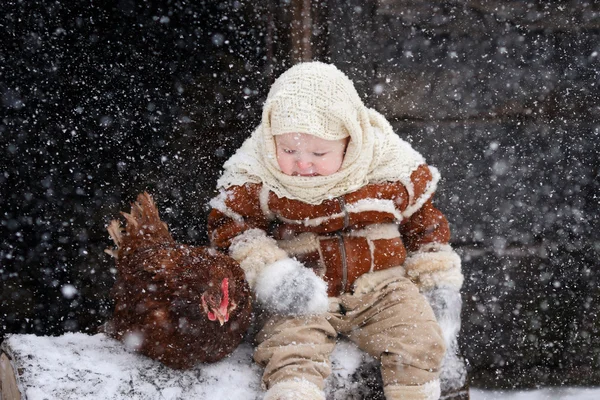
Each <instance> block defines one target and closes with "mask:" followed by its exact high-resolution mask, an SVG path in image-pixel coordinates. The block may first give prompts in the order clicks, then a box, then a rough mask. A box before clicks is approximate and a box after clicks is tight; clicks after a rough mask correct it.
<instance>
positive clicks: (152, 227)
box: [121, 192, 173, 242]
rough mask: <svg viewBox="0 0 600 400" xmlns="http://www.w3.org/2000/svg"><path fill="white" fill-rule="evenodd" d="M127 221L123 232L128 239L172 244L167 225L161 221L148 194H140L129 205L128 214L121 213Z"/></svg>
mask: <svg viewBox="0 0 600 400" xmlns="http://www.w3.org/2000/svg"><path fill="white" fill-rule="evenodd" d="M121 214H122V215H123V216H124V217H125V219H126V220H127V225H126V227H125V230H126V232H127V235H128V236H130V237H132V238H133V237H139V238H140V239H142V238H143V239H144V240H153V241H165V242H173V237H172V236H171V234H170V233H169V228H168V227H167V224H165V223H164V222H163V221H161V219H160V216H159V215H158V208H157V207H156V203H154V200H153V199H152V196H150V194H149V193H148V192H144V193H140V194H139V195H138V197H137V200H136V201H135V202H134V203H131V212H130V213H125V212H123V213H121Z"/></svg>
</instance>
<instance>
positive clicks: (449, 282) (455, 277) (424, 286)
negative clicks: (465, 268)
mask: <svg viewBox="0 0 600 400" xmlns="http://www.w3.org/2000/svg"><path fill="white" fill-rule="evenodd" d="M409 276H410V273H409ZM463 282H464V277H463V274H462V272H461V271H460V268H457V267H453V268H451V269H448V270H446V271H436V272H429V273H423V274H419V276H418V278H417V285H418V286H419V289H420V290H421V291H423V290H428V289H431V288H436V287H448V288H451V289H454V290H460V288H461V287H462V285H463Z"/></svg>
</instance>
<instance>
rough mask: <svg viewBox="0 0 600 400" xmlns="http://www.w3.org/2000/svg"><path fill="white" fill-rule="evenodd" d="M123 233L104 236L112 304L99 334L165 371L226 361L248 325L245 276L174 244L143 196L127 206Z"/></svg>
mask: <svg viewBox="0 0 600 400" xmlns="http://www.w3.org/2000/svg"><path fill="white" fill-rule="evenodd" d="M122 214H123V216H124V217H125V219H126V220H127V223H126V227H125V230H124V231H123V230H122V229H121V223H120V222H119V221H118V220H113V221H111V223H110V225H109V226H108V232H109V234H110V236H111V238H112V240H113V241H114V242H115V244H116V245H117V248H116V249H114V250H108V249H107V250H106V252H107V253H109V254H111V255H112V256H113V257H115V258H116V265H117V271H118V274H117V281H116V282H115V285H114V287H113V289H112V292H111V295H112V297H113V299H114V301H115V309H114V313H113V317H112V319H111V320H110V321H109V322H108V323H107V324H106V326H105V332H106V333H107V334H109V335H111V336H113V337H115V338H116V339H119V340H122V341H123V342H124V343H125V344H126V345H127V346H128V347H131V348H134V349H136V350H137V351H139V352H140V353H142V354H144V355H146V356H148V357H151V358H153V359H156V360H159V361H161V362H162V363H164V364H165V365H167V366H169V367H172V368H177V369H186V368H190V367H192V366H194V365H195V364H196V363H198V362H214V361H217V360H219V359H221V358H223V357H225V356H226V355H228V354H229V353H231V352H232V351H233V350H234V349H235V348H236V347H237V345H238V344H239V343H240V341H241V340H242V338H243V336H244V333H245V332H246V329H247V328H248V325H249V323H250V313H251V296H250V289H249V287H248V283H247V282H246V280H245V279H244V272H243V270H242V269H241V268H240V266H239V264H238V263H237V262H236V261H235V260H233V259H232V258H230V257H229V256H227V255H225V254H222V253H220V252H217V251H215V250H213V249H211V248H208V247H204V246H198V247H193V246H188V245H184V244H179V243H176V242H175V241H174V240H173V237H172V236H171V234H170V233H169V230H168V227H167V225H166V224H165V223H164V222H162V221H161V220H160V218H159V215H158V209H157V208H156V205H155V203H154V201H153V200H152V197H151V196H150V195H149V194H148V193H142V194H140V195H139V196H138V198H137V201H136V202H135V203H132V205H131V213H130V214H128V213H122Z"/></svg>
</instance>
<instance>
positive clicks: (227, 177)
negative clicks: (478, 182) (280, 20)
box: [217, 62, 435, 204]
mask: <svg viewBox="0 0 600 400" xmlns="http://www.w3.org/2000/svg"><path fill="white" fill-rule="evenodd" d="M292 132H295V133H306V134H311V135H314V136H317V137H319V138H322V139H326V140H336V139H342V138H345V137H348V136H349V137H350V141H349V142H348V147H347V149H346V154H345V156H344V161H343V162H342V166H341V167H340V169H339V170H338V171H337V172H335V173H334V174H332V175H327V176H316V177H303V176H289V175H286V174H284V173H283V172H281V169H280V168H279V164H278V163H277V157H276V148H275V140H274V136H275V135H281V134H284V133H292ZM424 162H425V161H424V159H423V157H422V156H421V155H420V154H419V153H417V152H416V151H415V150H414V149H413V148H412V147H411V146H410V145H409V144H408V143H406V142H405V141H403V140H402V139H400V138H399V137H398V136H397V135H396V134H395V133H394V131H393V130H392V127H391V125H390V124H389V122H388V121H387V120H386V119H385V118H384V117H383V116H382V115H381V114H379V113H378V112H376V111H374V110H372V109H369V108H367V107H366V106H365V105H364V104H363V102H362V101H361V99H360V96H359V95H358V93H357V92H356V89H355V88H354V85H353V84H352V81H350V79H348V77H347V76H346V75H344V73H342V72H341V71H340V70H338V69H337V68H336V67H335V66H333V65H329V64H324V63H321V62H307V63H301V64H297V65H295V66H293V67H292V68H290V69H288V70H287V71H286V72H284V73H283V74H282V75H281V76H280V77H279V78H278V79H277V80H276V81H275V82H274V83H273V86H272V87H271V90H270V91H269V95H268V96H267V100H266V102H265V105H264V107H263V113H262V121H261V123H260V125H259V126H258V127H257V128H256V130H255V131H254V132H253V133H252V135H251V136H250V137H249V138H248V139H246V141H245V142H244V143H243V145H242V147H240V148H239V149H238V151H237V152H236V153H235V154H234V155H233V156H232V157H231V158H230V159H229V160H228V161H227V162H225V164H224V173H223V175H222V176H221V178H220V179H219V180H218V182H217V186H218V187H219V188H221V189H226V188H228V187H230V186H233V185H243V184H245V183H262V184H263V185H265V186H266V187H267V188H268V189H270V190H272V191H273V192H275V194H277V195H278V196H279V197H287V198H290V199H295V200H301V201H303V202H306V203H309V204H320V203H321V202H323V200H326V199H331V198H334V197H338V196H340V195H343V194H346V193H349V192H353V191H355V190H357V189H359V188H360V187H362V186H364V185H366V184H368V183H375V182H383V181H401V182H402V183H403V184H404V185H405V186H406V187H407V189H408V191H409V194H410V195H411V197H412V184H411V182H410V174H411V173H412V172H413V171H414V170H416V169H417V167H418V166H419V165H421V164H423V163H424ZM432 183H433V184H435V182H432Z"/></svg>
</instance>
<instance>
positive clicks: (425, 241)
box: [400, 166, 463, 291]
mask: <svg viewBox="0 0 600 400" xmlns="http://www.w3.org/2000/svg"><path fill="white" fill-rule="evenodd" d="M436 175H437V171H436V170H435V169H433V168H430V167H427V166H422V167H420V168H419V169H417V170H416V171H415V172H414V173H413V174H412V176H411V181H412V184H413V186H412V191H413V195H412V196H411V199H410V202H409V204H408V206H407V207H406V208H405V209H404V210H403V215H404V216H405V218H404V219H403V221H402V223H401V225H400V233H401V235H402V239H403V241H404V244H405V246H406V248H407V250H408V257H407V258H406V261H405V262H404V265H403V266H404V269H405V270H406V273H407V275H408V276H409V278H411V279H412V280H413V281H414V282H415V283H416V284H417V285H418V286H419V288H420V289H421V291H426V290H429V289H432V288H438V287H448V288H452V289H455V290H459V289H460V288H461V286H462V283H463V275H462V272H461V260H460V257H459V256H458V254H457V253H456V252H455V251H454V250H453V249H452V247H451V246H450V244H449V241H450V227H449V224H448V220H447V219H446V217H445V216H444V214H442V212H441V211H440V210H438V209H437V208H436V207H435V206H434V205H433V201H432V197H433V194H434V192H435V188H436V185H435V184H436V183H437V178H438V177H439V175H438V176H437V177H436Z"/></svg>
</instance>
